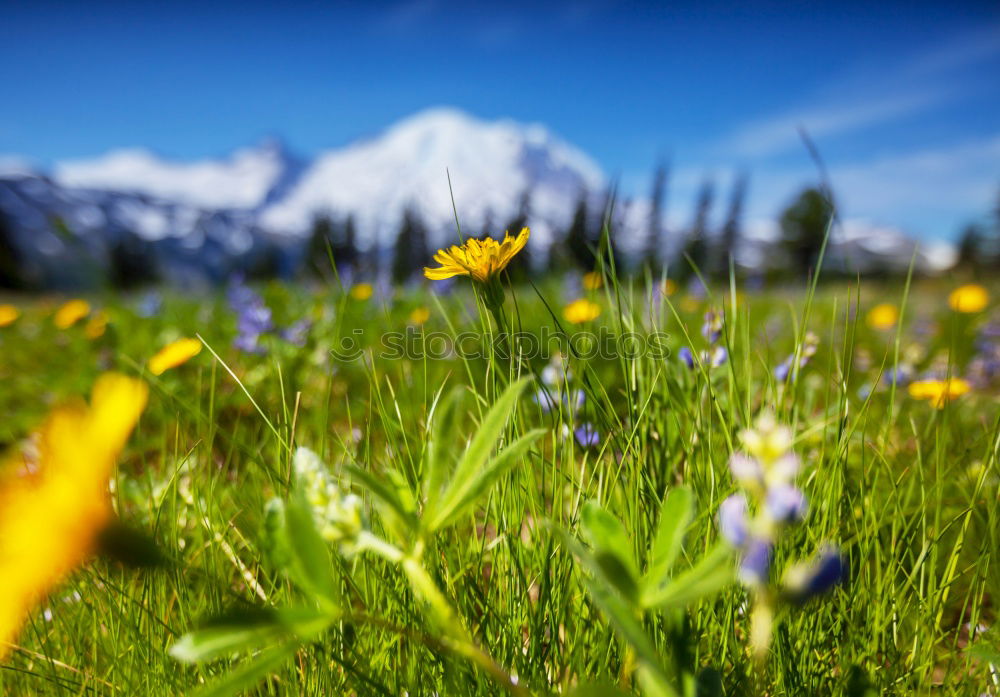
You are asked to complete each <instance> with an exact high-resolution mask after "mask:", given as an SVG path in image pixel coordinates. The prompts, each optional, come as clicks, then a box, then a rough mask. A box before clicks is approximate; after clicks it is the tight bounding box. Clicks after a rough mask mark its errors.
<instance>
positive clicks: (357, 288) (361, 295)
mask: <svg viewBox="0 0 1000 697" xmlns="http://www.w3.org/2000/svg"><path fill="white" fill-rule="evenodd" d="M374 292H375V289H374V288H372V284H371V283H355V284H354V285H353V286H351V297H352V298H354V299H355V300H367V299H368V298H370V297H372V293H374Z"/></svg>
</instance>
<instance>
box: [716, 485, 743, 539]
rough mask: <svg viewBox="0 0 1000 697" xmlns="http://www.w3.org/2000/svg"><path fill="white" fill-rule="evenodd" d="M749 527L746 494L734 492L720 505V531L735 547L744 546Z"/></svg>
mask: <svg viewBox="0 0 1000 697" xmlns="http://www.w3.org/2000/svg"><path fill="white" fill-rule="evenodd" d="M748 527H749V525H748V522H747V499H746V496H744V495H743V494H733V495H732V496H730V497H728V498H727V499H726V500H725V501H723V502H722V504H721V505H720V506H719V533H720V534H721V535H722V537H724V538H725V539H726V541H727V542H729V544H731V545H732V546H733V547H742V546H743V545H744V544H745V543H746V540H747V530H748Z"/></svg>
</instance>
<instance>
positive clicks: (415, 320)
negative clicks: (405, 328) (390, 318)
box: [410, 307, 431, 325]
mask: <svg viewBox="0 0 1000 697" xmlns="http://www.w3.org/2000/svg"><path fill="white" fill-rule="evenodd" d="M430 318H431V311H430V310H428V309H427V308H426V307H418V308H416V309H414V310H413V312H411V313H410V324H417V325H420V324H423V323H424V322H426V321H427V320H429V319H430Z"/></svg>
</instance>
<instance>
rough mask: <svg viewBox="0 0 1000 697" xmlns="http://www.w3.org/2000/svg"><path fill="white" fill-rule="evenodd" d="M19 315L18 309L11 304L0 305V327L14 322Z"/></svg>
mask: <svg viewBox="0 0 1000 697" xmlns="http://www.w3.org/2000/svg"><path fill="white" fill-rule="evenodd" d="M20 316H21V312H20V310H18V309H17V308H16V307H14V306H13V305H0V327H6V326H8V325H11V324H14V322H16V321H17V318H18V317H20Z"/></svg>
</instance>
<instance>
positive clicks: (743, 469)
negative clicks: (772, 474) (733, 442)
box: [729, 453, 764, 485]
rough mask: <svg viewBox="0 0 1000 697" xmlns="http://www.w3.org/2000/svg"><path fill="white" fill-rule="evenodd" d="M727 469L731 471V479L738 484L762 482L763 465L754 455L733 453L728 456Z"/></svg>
mask: <svg viewBox="0 0 1000 697" xmlns="http://www.w3.org/2000/svg"><path fill="white" fill-rule="evenodd" d="M729 470H730V471H731V472H732V473H733V479H735V480H736V481H737V482H739V483H740V484H750V485H763V484H764V466H763V465H761V464H760V460H758V459H757V458H755V457H751V456H750V455H746V454H744V453H733V455H732V457H730V458H729Z"/></svg>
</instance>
